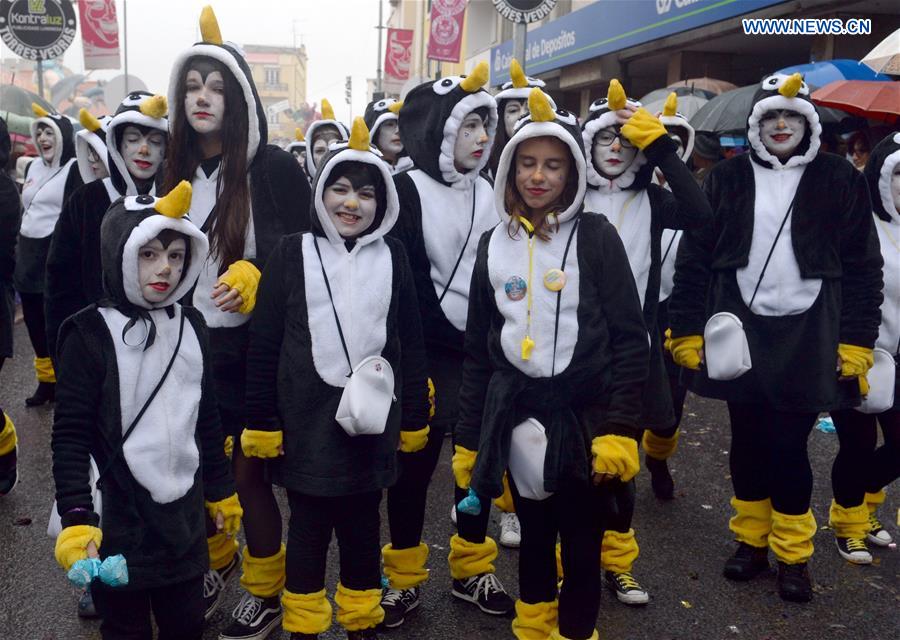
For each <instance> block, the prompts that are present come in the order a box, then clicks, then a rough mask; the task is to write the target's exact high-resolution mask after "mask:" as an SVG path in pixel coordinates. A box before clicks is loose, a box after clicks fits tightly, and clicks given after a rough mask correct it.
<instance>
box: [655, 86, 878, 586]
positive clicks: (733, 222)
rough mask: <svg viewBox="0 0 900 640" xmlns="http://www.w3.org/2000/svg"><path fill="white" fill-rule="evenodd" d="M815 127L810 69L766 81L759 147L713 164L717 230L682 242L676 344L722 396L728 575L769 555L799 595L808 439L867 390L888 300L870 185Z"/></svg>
mask: <svg viewBox="0 0 900 640" xmlns="http://www.w3.org/2000/svg"><path fill="white" fill-rule="evenodd" d="M821 131H822V127H821V125H820V124H819V115H818V113H817V111H816V107H815V106H814V105H813V103H812V102H811V101H810V99H809V88H808V87H807V86H806V83H804V82H803V79H802V77H801V76H800V74H794V75H791V76H787V75H783V74H774V75H771V76H768V77H766V78H765V79H764V80H763V81H762V83H761V85H760V87H759V89H758V90H757V92H756V94H755V96H754V101H753V108H752V110H751V112H750V114H749V117H748V120H747V137H748V139H749V141H750V146H751V151H750V153H748V154H744V155H740V156H737V157H735V158H732V159H730V160H727V161H725V162H721V163H719V164H718V165H716V166H715V167H714V168H713V169H712V170H711V171H710V173H709V175H708V176H707V178H706V182H705V183H704V191H705V192H706V195H707V198H708V199H709V202H710V204H711V205H712V208H713V211H714V219H713V222H712V223H711V224H707V225H705V226H703V227H701V228H698V229H692V230H690V231H689V232H685V234H684V237H683V238H682V240H681V246H680V247H679V251H678V257H677V260H676V266H675V287H674V290H673V292H672V297H671V298H670V300H669V320H670V322H671V327H672V328H671V338H670V340H668V341H667V348H668V349H669V351H671V353H672V357H673V359H674V360H675V363H676V364H679V365H681V366H683V367H687V368H689V369H694V370H696V373H695V375H694V381H693V388H694V390H695V391H696V392H697V393H699V394H701V395H704V396H707V397H712V398H718V399H722V400H725V401H727V402H728V411H729V416H730V422H731V453H730V466H731V479H732V485H733V487H734V498H733V499H732V501H731V505H732V507H733V508H734V510H735V515H734V517H733V518H732V519H731V522H730V526H731V530H732V532H733V533H734V535H735V538H736V539H737V541H738V548H737V551H736V552H735V554H734V555H733V556H732V557H731V558H730V559H729V560H728V561H727V562H726V564H725V570H724V574H725V576H726V577H727V578H730V579H732V580H749V579H751V578H753V577H755V576H756V575H758V574H759V573H761V572H763V571H764V570H766V569H767V568H768V566H769V563H768V557H767V556H768V549H769V548H771V549H772V551H774V553H775V556H776V558H777V560H778V591H779V594H780V595H781V597H782V598H783V599H785V600H792V601H800V602H806V601H809V600H810V599H811V598H812V585H811V583H810V577H809V572H808V570H807V562H808V561H809V558H810V557H811V556H812V552H813V543H812V538H813V534H814V533H815V531H816V522H815V519H814V517H813V514H812V512H811V511H810V509H809V505H810V497H811V493H812V470H811V469H810V465H809V457H808V455H807V451H806V442H807V438H808V437H809V433H810V431H811V430H812V427H813V425H814V424H815V422H816V418H817V416H818V414H819V412H821V411H829V410H832V409H840V408H846V407H852V406H854V405H856V404H859V402H860V393H862V394H863V395H865V393H866V392H867V387H866V373H867V371H868V369H869V367H870V366H871V364H872V347H873V346H874V345H875V340H876V338H877V336H878V324H879V319H880V315H881V314H880V310H879V306H880V304H881V300H882V294H881V289H882V275H881V267H882V258H881V253H880V251H879V248H878V236H877V234H876V232H875V226H874V220H873V218H872V212H871V204H870V200H869V194H868V189H867V187H866V182H865V178H864V176H863V175H862V174H861V173H859V172H857V171H856V170H855V169H854V168H853V166H852V165H851V164H850V163H848V162H847V161H846V160H845V159H843V158H839V157H838V156H835V155H832V154H828V153H819V152H818V151H819V135H820V133H821ZM836 360H837V361H838V363H839V368H840V370H839V371H837V372H836V371H835V361H836ZM701 363H703V364H704V366H703V367H701V366H700V365H701Z"/></svg>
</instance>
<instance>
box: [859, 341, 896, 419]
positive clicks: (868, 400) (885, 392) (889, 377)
mask: <svg viewBox="0 0 900 640" xmlns="http://www.w3.org/2000/svg"><path fill="white" fill-rule="evenodd" d="M872 355H873V356H874V357H875V364H873V365H872V368H871V369H869V372H868V373H867V374H866V380H867V381H868V383H869V395H867V396H865V397H864V398H863V399H862V403H861V404H860V405H859V410H860V411H861V412H862V413H869V414H878V413H884V412H885V411H887V410H888V409H890V408H891V407H893V406H894V390H895V389H896V384H897V381H896V380H897V361H896V360H894V356H892V355H891V354H890V353H889V352H888V351H887V350H886V349H882V348H880V347H875V349H874V350H873V352H872Z"/></svg>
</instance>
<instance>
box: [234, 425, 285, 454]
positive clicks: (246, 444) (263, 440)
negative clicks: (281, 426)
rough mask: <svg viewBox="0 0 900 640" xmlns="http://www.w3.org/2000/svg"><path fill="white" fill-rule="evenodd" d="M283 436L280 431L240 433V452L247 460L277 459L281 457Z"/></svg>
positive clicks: (251, 430) (245, 430)
mask: <svg viewBox="0 0 900 640" xmlns="http://www.w3.org/2000/svg"><path fill="white" fill-rule="evenodd" d="M283 444H284V434H283V432H281V431H259V430H256V429H244V430H243V431H241V451H243V452H244V455H245V456H247V457H248V458H277V457H278V456H280V455H283V453H284V451H283V450H282V445H283Z"/></svg>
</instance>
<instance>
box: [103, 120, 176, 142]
mask: <svg viewBox="0 0 900 640" xmlns="http://www.w3.org/2000/svg"><path fill="white" fill-rule="evenodd" d="M129 127H134V128H135V129H137V130H138V131H140V132H141V135H142V136H146V135H149V134H150V133H154V132H155V133H159V134H160V135H162V136H163V138H164V139H165V140H166V141H168V139H169V134H168V133H167V132H166V131H163V130H162V129H157V128H156V127H150V126H147V125H146V124H138V123H136V122H126V123H124V124H123V125H121V126H119V127H116V149H118V148H119V147H121V146H122V138H123V137H125V129H128V128H129Z"/></svg>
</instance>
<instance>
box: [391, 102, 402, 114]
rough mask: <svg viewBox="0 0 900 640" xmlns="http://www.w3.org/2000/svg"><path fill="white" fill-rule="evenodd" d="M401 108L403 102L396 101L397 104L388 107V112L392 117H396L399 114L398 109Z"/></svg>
mask: <svg viewBox="0 0 900 640" xmlns="http://www.w3.org/2000/svg"><path fill="white" fill-rule="evenodd" d="M402 108H403V100H397V102H395V103H394V104H392V105H391V106H389V107H388V111H390V112H391V113H393V114H394V115H397V114H399V113H400V109H402Z"/></svg>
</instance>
